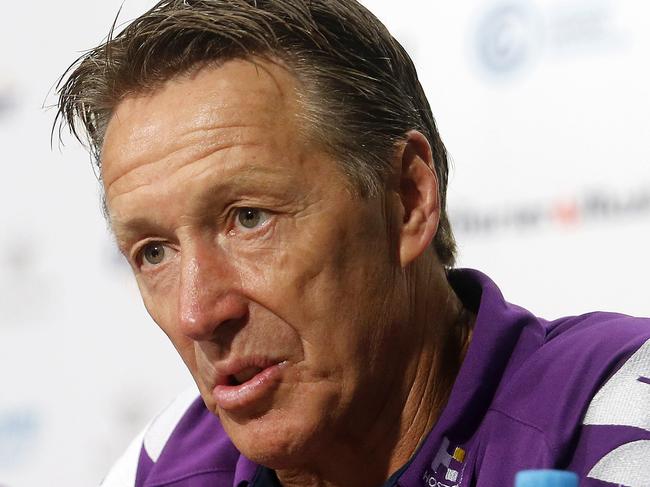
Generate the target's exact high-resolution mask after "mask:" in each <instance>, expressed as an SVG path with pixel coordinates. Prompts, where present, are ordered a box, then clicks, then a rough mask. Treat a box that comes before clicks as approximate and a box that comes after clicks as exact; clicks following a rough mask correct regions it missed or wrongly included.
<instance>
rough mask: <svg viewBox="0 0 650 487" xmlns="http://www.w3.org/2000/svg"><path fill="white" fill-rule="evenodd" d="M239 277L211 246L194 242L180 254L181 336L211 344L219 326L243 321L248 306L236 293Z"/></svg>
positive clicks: (230, 263) (218, 250)
mask: <svg viewBox="0 0 650 487" xmlns="http://www.w3.org/2000/svg"><path fill="white" fill-rule="evenodd" d="M239 275H240V274H239V273H238V272H237V271H236V269H235V268H234V266H233V264H232V262H229V261H228V259H227V256H226V255H224V252H223V250H221V249H220V248H218V247H217V246H215V245H210V244H206V243H201V242H194V243H193V244H192V246H191V249H187V248H186V249H185V252H183V251H181V276H180V284H179V297H178V301H179V302H178V306H179V326H180V331H181V333H183V334H184V335H186V336H187V337H189V338H191V339H193V340H196V341H203V340H212V339H214V338H215V336H216V332H217V329H218V328H219V327H220V326H221V325H223V324H225V323H232V322H242V321H243V320H245V319H246V318H247V315H248V304H247V302H246V300H245V298H244V297H243V296H242V295H241V292H240V289H241V282H240V279H239Z"/></svg>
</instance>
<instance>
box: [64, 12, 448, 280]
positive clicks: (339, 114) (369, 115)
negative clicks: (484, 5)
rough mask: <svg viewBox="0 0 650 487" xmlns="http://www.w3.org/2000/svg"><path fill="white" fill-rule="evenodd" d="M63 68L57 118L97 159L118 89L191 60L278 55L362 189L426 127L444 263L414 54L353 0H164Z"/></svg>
mask: <svg viewBox="0 0 650 487" xmlns="http://www.w3.org/2000/svg"><path fill="white" fill-rule="evenodd" d="M114 27H115V24H114V25H113V28H111V31H110V33H109V35H108V38H107V40H106V41H105V42H103V43H102V44H101V45H99V46H98V47H96V48H94V49H92V50H90V51H88V52H87V53H85V54H83V55H82V56H81V57H80V58H79V59H77V61H75V62H74V63H73V64H72V65H71V66H70V68H68V70H67V71H66V73H65V74H64V75H63V76H62V78H61V80H60V82H59V85H58V87H57V88H58V94H59V105H58V113H57V117H56V121H55V125H56V124H57V123H59V130H61V129H62V128H63V126H64V125H65V124H67V125H68V127H69V128H70V130H71V132H72V133H73V134H74V135H75V136H76V137H77V138H78V139H79V140H80V141H82V142H86V141H87V143H88V147H89V149H90V151H91V154H92V156H93V159H94V163H95V164H96V166H97V168H98V169H101V148H102V144H103V138H104V133H105V130H106V126H107V124H108V121H109V120H110V117H111V115H112V113H113V111H114V109H115V107H116V106H117V104H118V103H119V102H120V101H121V100H122V99H124V98H125V97H127V96H129V95H133V94H141V93H146V92H150V91H153V90H155V89H156V88H157V87H158V86H160V85H161V84H162V83H163V82H165V81H168V80H169V79H172V78H173V77H175V76H178V75H180V74H183V73H186V72H188V71H190V70H192V69H195V68H196V67H199V66H202V65H206V64H210V63H214V62H222V61H225V60H228V59H234V58H254V57H262V58H269V59H275V60H280V61H281V62H282V63H283V64H284V65H285V66H286V67H287V68H288V69H289V70H290V71H291V72H292V74H294V75H295V76H296V77H297V79H298V80H299V81H300V84H301V86H302V87H303V89H304V96H305V99H306V100H305V103H304V104H303V106H304V108H305V112H306V117H307V118H308V121H309V122H310V124H309V125H310V126H311V129H312V130H313V132H314V133H315V134H316V136H317V139H318V142H319V143H321V144H322V145H323V147H324V148H325V150H326V151H328V153H329V154H330V155H332V156H333V157H335V158H336V159H337V161H339V163H340V164H341V167H342V169H343V171H344V172H345V173H346V174H347V175H348V176H349V177H350V179H351V181H352V182H353V183H354V187H355V188H356V189H357V190H358V191H359V192H360V194H361V195H364V196H365V195H373V194H375V195H376V194H380V193H381V192H382V191H384V188H385V186H386V182H387V178H388V177H389V175H390V173H391V161H392V159H393V157H394V154H395V149H396V146H397V144H399V143H400V142H403V141H404V140H405V136H406V133H407V132H408V131H410V130H418V131H420V132H422V133H423V134H424V135H425V137H426V138H427V139H428V141H429V143H430V145H431V148H432V153H433V161H434V170H435V171H436V175H437V177H438V192H439V195H440V204H441V217H440V224H439V228H438V231H437V234H436V236H435V239H434V243H433V245H434V248H435V251H436V254H437V255H438V258H439V260H440V261H441V263H442V264H443V265H445V266H446V267H451V266H453V264H454V259H455V250H456V244H455V241H454V237H453V234H452V231H451V226H450V223H449V220H448V217H447V212H446V209H445V206H446V203H445V200H446V187H447V175H448V158H447V152H446V150H445V147H444V145H443V143H442V140H441V139H440V135H439V134H438V130H437V128H436V124H435V121H434V119H433V115H432V113H431V108H430V106H429V103H428V101H427V98H426V96H425V94H424V91H423V89H422V86H421V85H420V82H419V81H418V77H417V72H416V70H415V66H414V65H413V62H412V61H411V59H410V57H409V55H408V54H407V53H406V51H405V50H404V48H403V47H402V46H401V45H400V44H399V43H398V42H397V41H396V40H395V39H394V38H393V37H392V36H391V35H390V33H389V32H388V30H387V29H386V27H384V25H383V24H382V23H381V22H380V21H379V20H378V19H377V18H376V17H375V16H374V15H373V14H372V13H370V12H369V11H368V10H367V9H366V8H365V7H363V6H362V5H361V4H359V3H358V2H356V1H355V0H162V1H160V2H159V3H157V4H156V5H155V6H154V7H153V8H152V9H151V10H149V11H148V12H146V13H144V14H143V15H141V16H140V17H138V18H137V19H135V20H134V21H133V22H131V23H130V24H129V25H128V26H127V27H126V28H125V29H124V30H122V31H121V32H120V33H119V34H114Z"/></svg>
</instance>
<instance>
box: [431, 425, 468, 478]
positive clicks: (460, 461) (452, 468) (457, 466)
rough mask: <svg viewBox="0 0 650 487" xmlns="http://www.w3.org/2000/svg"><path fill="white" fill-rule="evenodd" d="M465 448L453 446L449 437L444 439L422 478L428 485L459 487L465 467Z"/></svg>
mask: <svg viewBox="0 0 650 487" xmlns="http://www.w3.org/2000/svg"><path fill="white" fill-rule="evenodd" d="M464 462H465V450H463V449H462V448H461V447H460V446H457V445H454V446H451V443H450V441H449V438H447V437H445V438H443V439H442V444H441V445H440V449H439V450H438V453H437V454H436V456H435V457H434V459H433V461H432V462H431V466H430V468H429V469H428V470H427V471H425V472H424V476H423V478H422V480H424V485H425V486H426V487H458V485H460V482H461V480H462V478H463V470H464V468H465V463H464Z"/></svg>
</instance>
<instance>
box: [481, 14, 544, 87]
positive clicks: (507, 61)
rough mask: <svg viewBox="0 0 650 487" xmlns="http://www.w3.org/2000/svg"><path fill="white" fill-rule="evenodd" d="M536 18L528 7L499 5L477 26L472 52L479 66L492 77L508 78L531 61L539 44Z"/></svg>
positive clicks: (537, 20) (538, 29)
mask: <svg viewBox="0 0 650 487" xmlns="http://www.w3.org/2000/svg"><path fill="white" fill-rule="evenodd" d="M538 24H539V15H538V14H537V12H536V11H535V10H534V8H533V6H532V4H530V3H526V2H519V3H513V4H501V5H497V6H495V7H494V8H492V9H490V10H488V11H487V12H485V13H484V14H483V16H482V18H481V19H480V21H479V22H478V27H477V30H476V35H475V49H476V54H477V56H478V60H479V63H480V65H481V66H482V67H483V68H484V69H485V70H486V71H488V72H490V73H493V74H509V73H513V72H515V71H518V70H519V69H521V68H522V67H523V66H524V65H526V64H527V63H528V62H530V61H531V59H532V58H533V56H534V55H535V53H536V51H537V50H538V47H539V43H540V33H539V32H540V28H539V25H538Z"/></svg>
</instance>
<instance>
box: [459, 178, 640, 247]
mask: <svg viewBox="0 0 650 487" xmlns="http://www.w3.org/2000/svg"><path fill="white" fill-rule="evenodd" d="M449 211H450V217H451V222H452V225H453V228H454V232H455V233H457V234H459V235H461V234H463V235H470V236H471V235H488V234H501V233H508V232H529V231H540V230H544V229H547V228H560V229H570V228H574V227H577V226H580V225H585V224H597V225H607V224H611V223H612V222H614V221H619V220H623V219H627V218H640V217H645V218H647V217H648V216H649V215H650V184H648V185H647V186H645V187H641V188H637V189H632V190H630V191H625V192H615V191H613V190H591V191H586V192H584V193H582V194H579V195H576V196H571V197H566V198H558V199H551V200H548V201H535V202H532V201H531V202H517V203H513V204H511V205H507V206H503V205H499V206H494V207H492V208H489V207H487V208H486V207H484V206H481V207H480V208H471V207H457V208H453V207H452V208H450V210H449Z"/></svg>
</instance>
